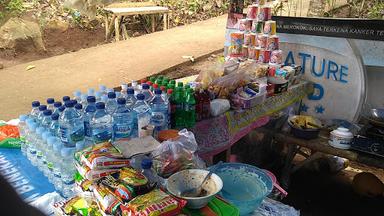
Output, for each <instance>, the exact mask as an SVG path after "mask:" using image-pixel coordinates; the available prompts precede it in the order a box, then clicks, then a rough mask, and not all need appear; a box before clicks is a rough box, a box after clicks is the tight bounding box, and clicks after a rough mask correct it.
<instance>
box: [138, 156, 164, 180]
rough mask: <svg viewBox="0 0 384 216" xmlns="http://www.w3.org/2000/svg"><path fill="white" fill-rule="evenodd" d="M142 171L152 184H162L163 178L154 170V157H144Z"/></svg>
mask: <svg viewBox="0 0 384 216" xmlns="http://www.w3.org/2000/svg"><path fill="white" fill-rule="evenodd" d="M141 173H142V174H143V175H144V176H145V177H147V179H148V181H149V183H150V185H151V186H155V185H161V183H162V181H161V179H160V178H159V176H157V175H156V173H155V172H154V171H153V170H152V159H148V158H144V159H143V160H142V161H141Z"/></svg>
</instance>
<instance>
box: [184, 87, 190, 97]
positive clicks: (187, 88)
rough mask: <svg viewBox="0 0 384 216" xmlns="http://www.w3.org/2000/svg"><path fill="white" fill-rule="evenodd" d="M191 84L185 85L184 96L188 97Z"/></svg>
mask: <svg viewBox="0 0 384 216" xmlns="http://www.w3.org/2000/svg"><path fill="white" fill-rule="evenodd" d="M190 88H191V86H190V85H189V84H187V85H185V86H184V97H187V94H188V93H189V89H190Z"/></svg>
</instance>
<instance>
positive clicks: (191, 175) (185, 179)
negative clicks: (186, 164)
mask: <svg viewBox="0 0 384 216" xmlns="http://www.w3.org/2000/svg"><path fill="white" fill-rule="evenodd" d="M207 174H208V171H207V170H202V169H190V170H183V171H180V172H177V173H175V174H173V175H171V176H170V177H169V178H168V180H167V190H168V191H169V193H171V194H172V195H174V196H176V197H179V198H182V199H184V200H187V207H188V208H190V209H200V208H203V207H204V206H206V205H207V204H208V202H209V201H211V199H212V198H213V196H215V195H216V194H217V193H218V192H219V191H220V190H221V188H222V187H223V182H222V181H221V179H220V177H219V176H217V175H216V174H212V176H211V177H210V178H209V179H208V181H207V182H206V183H205V184H204V185H203V189H204V190H206V191H207V195H206V196H202V197H184V196H181V195H180V193H182V192H184V191H187V190H189V189H193V188H197V187H198V186H200V184H201V182H203V180H204V178H205V176H206V175H207Z"/></svg>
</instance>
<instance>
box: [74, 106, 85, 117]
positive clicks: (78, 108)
mask: <svg viewBox="0 0 384 216" xmlns="http://www.w3.org/2000/svg"><path fill="white" fill-rule="evenodd" d="M75 110H76V111H77V112H78V113H79V114H80V115H81V116H82V115H83V105H81V104H79V103H77V104H76V105H75Z"/></svg>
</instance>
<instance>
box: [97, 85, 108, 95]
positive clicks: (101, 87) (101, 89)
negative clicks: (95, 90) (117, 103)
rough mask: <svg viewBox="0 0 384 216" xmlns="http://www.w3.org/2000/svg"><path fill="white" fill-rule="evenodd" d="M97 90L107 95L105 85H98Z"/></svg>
mask: <svg viewBox="0 0 384 216" xmlns="http://www.w3.org/2000/svg"><path fill="white" fill-rule="evenodd" d="M99 90H100V92H101V93H102V94H103V95H107V86H105V85H99Z"/></svg>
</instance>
